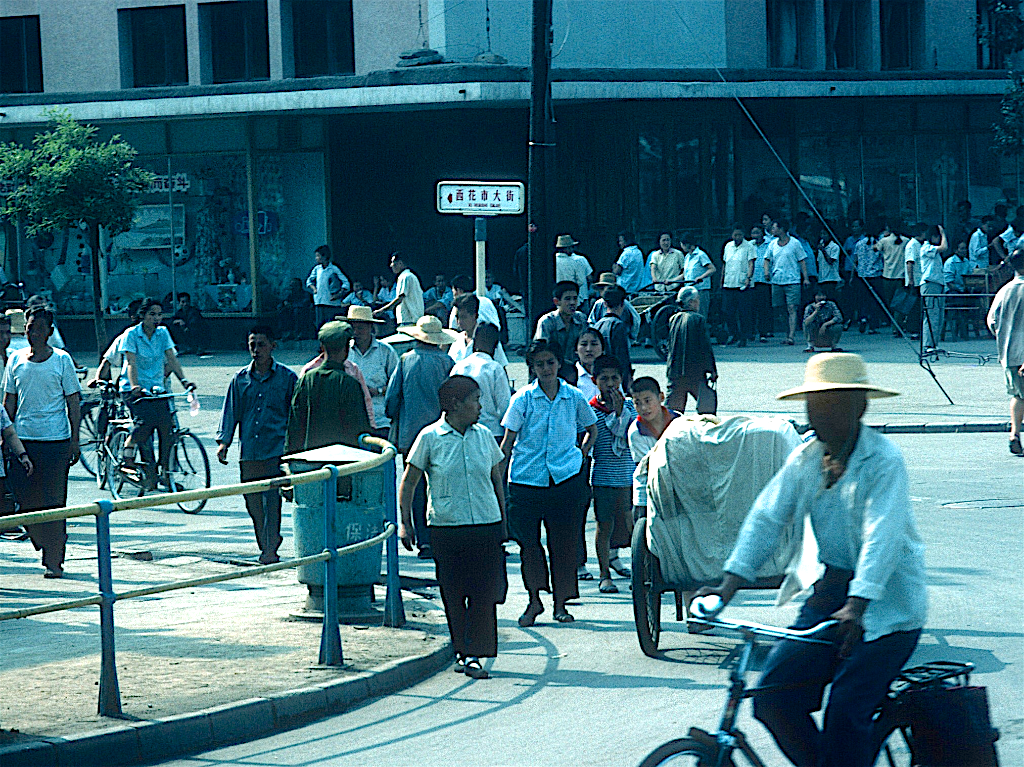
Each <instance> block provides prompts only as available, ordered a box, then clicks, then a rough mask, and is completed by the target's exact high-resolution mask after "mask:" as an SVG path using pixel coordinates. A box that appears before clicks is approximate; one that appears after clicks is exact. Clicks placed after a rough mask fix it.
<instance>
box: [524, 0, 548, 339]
mask: <svg viewBox="0 0 1024 767" xmlns="http://www.w3.org/2000/svg"><path fill="white" fill-rule="evenodd" d="M551 5H552V0H533V48H532V57H531V63H532V67H531V73H530V144H529V174H528V178H527V213H528V214H529V220H530V222H532V223H534V224H536V226H537V230H536V231H535V232H530V233H529V239H528V241H527V242H528V245H529V247H528V250H529V256H528V259H527V282H528V283H529V286H528V289H527V295H526V313H527V322H528V323H530V325H529V328H528V332H529V330H530V329H532V327H533V324H532V323H533V322H534V321H536V319H537V318H538V317H539V316H540V315H541V314H543V313H544V312H546V311H548V310H549V309H550V308H551V287H552V282H553V279H554V272H555V264H554V257H553V253H554V249H553V243H554V237H555V231H554V222H553V221H552V215H551V211H552V210H553V209H554V205H553V204H552V201H553V196H554V193H555V189H554V188H553V187H554V184H552V183H549V182H551V181H553V177H554V170H555V143H554V125H553V119H552V117H553V114H552V108H551V78H550V75H551V35H552V30H551V24H552V21H551Z"/></svg>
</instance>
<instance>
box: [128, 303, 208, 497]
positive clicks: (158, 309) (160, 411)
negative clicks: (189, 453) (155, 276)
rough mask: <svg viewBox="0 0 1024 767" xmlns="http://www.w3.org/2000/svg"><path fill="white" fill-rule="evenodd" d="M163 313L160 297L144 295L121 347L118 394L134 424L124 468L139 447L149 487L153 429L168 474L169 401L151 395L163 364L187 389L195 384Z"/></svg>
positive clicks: (153, 473)
mask: <svg viewBox="0 0 1024 767" xmlns="http://www.w3.org/2000/svg"><path fill="white" fill-rule="evenodd" d="M163 313H164V312H163V306H161V304H160V302H159V301H157V300H156V299H155V298H147V299H145V300H144V301H143V302H142V304H141V305H140V306H139V310H138V315H137V316H138V318H139V319H140V322H139V324H138V325H136V326H134V327H133V328H131V329H130V330H128V332H127V333H126V334H125V339H124V347H123V349H122V351H123V352H124V360H125V361H124V365H125V373H126V375H125V379H124V380H123V381H122V389H121V396H122V397H123V398H124V400H125V402H126V403H127V405H128V409H129V410H131V413H132V419H133V420H134V421H135V428H133V429H132V433H131V435H129V437H128V440H127V441H126V442H125V445H124V452H123V458H124V465H123V469H129V470H131V469H132V468H133V467H134V466H135V449H136V447H138V448H139V449H140V450H141V451H142V457H143V459H144V460H145V461H146V475H147V476H146V477H145V480H146V481H145V485H146V486H147V487H149V488H153V487H156V484H157V479H158V477H157V468H156V466H157V465H156V464H155V462H154V460H153V447H152V445H151V444H150V437H151V436H152V434H153V432H154V431H156V432H157V434H158V435H159V437H160V463H159V467H160V471H161V472H162V473H163V475H164V476H166V475H167V463H168V456H169V455H170V448H171V426H172V423H173V422H172V419H171V408H170V404H169V401H168V400H167V399H166V398H158V397H153V396H152V394H153V393H154V392H159V391H161V390H162V389H163V385H164V378H165V367H166V369H167V370H169V371H170V372H171V373H174V375H175V376H177V378H178V380H179V381H181V385H182V386H183V387H185V389H186V391H188V390H192V389H195V384H193V383H191V382H190V381H187V380H186V379H185V372H184V371H183V370H182V368H181V363H180V362H179V361H178V356H177V354H176V353H175V348H174V341H172V340H171V334H170V332H169V331H168V330H167V328H166V327H164V326H163V325H161V324H160V322H161V321H162V320H163ZM147 395H148V396H147Z"/></svg>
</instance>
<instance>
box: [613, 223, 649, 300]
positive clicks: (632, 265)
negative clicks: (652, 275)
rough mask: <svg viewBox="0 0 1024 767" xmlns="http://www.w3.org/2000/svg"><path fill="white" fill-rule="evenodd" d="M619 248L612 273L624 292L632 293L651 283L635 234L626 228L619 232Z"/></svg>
mask: <svg viewBox="0 0 1024 767" xmlns="http://www.w3.org/2000/svg"><path fill="white" fill-rule="evenodd" d="M619 250H620V251H621V252H620V253H619V257H618V259H616V261H615V264H614V265H613V266H612V273H613V274H614V275H615V276H616V277H618V278H619V285H621V286H622V289H623V290H625V291H626V294H627V295H633V294H634V293H638V292H639V291H641V290H643V289H644V288H646V287H647V286H648V285H650V284H651V281H650V279H648V276H647V269H645V268H644V252H643V251H642V250H640V248H639V247H638V246H637V244H636V235H634V234H633V233H632V232H630V231H628V230H623V231H621V232H619ZM602 276H603V275H602Z"/></svg>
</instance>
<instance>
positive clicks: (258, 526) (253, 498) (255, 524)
mask: <svg viewBox="0 0 1024 767" xmlns="http://www.w3.org/2000/svg"><path fill="white" fill-rule="evenodd" d="M238 473H239V476H240V477H241V480H242V482H252V481H254V480H257V479H272V478H273V477H280V476H283V475H284V472H283V471H282V470H281V456H277V457H275V458H267V459H265V460H262V461H239V462H238ZM243 497H244V498H245V510H246V511H248V512H249V518H250V519H252V528H253V531H254V532H255V533H256V544H257V545H258V546H259V547H260V553H261V554H265V555H267V556H270V555H275V554H277V550H278V548H280V546H281V493H280V491H278V490H267V491H266V492H264V493H250V494H249V495H246V496H243Z"/></svg>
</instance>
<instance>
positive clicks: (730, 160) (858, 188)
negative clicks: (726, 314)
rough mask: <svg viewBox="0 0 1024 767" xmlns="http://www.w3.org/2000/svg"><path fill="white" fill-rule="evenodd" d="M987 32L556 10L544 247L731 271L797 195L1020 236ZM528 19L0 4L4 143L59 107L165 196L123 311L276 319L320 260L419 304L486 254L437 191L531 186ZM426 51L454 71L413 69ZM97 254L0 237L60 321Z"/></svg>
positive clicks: (316, 8)
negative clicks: (409, 60) (622, 251)
mask: <svg viewBox="0 0 1024 767" xmlns="http://www.w3.org/2000/svg"><path fill="white" fill-rule="evenodd" d="M988 8H989V3H988V0H927V1H926V0H632V1H631V2H619V1H617V0H570V2H567V3H556V4H555V17H554V29H553V40H554V43H553V70H552V77H553V85H552V93H553V98H554V104H555V106H554V109H555V119H556V130H555V133H556V143H557V148H556V149H555V154H556V158H557V165H558V171H557V173H556V177H557V187H556V195H557V204H556V209H557V220H556V221H554V222H551V225H552V228H553V229H557V230H558V231H568V232H571V233H572V234H573V235H574V236H575V238H576V239H577V240H579V241H580V243H581V244H580V246H579V250H580V251H581V252H584V253H586V254H588V255H589V256H590V257H591V259H592V261H593V262H594V266H595V269H596V270H598V271H600V270H602V269H604V268H607V267H608V266H609V265H610V263H611V262H612V261H613V259H614V257H615V255H616V251H617V248H616V245H615V235H616V233H617V232H618V230H620V229H623V228H626V229H632V230H634V231H636V232H637V233H638V235H639V238H640V244H641V246H642V247H643V248H644V250H650V249H652V248H653V247H654V245H655V241H656V238H657V236H658V234H659V232H661V231H662V230H665V229H670V230H673V231H674V232H676V233H682V232H687V233H690V234H693V235H695V236H696V237H697V238H698V240H700V241H701V242H702V244H703V245H704V247H705V249H706V250H708V252H709V253H712V254H713V255H716V254H717V253H719V252H720V251H721V246H722V243H723V242H724V240H725V238H726V237H727V236H728V232H729V230H731V227H732V224H733V223H734V222H736V221H738V222H740V223H742V224H743V225H744V226H749V225H750V224H752V223H753V222H755V221H757V220H759V219H760V215H761V213H762V212H764V211H765V210H771V211H773V212H776V213H777V214H780V215H785V216H790V217H792V216H793V215H795V214H797V213H798V212H800V211H806V210H808V209H809V206H808V205H807V203H806V200H805V199H804V197H803V194H802V193H801V189H802V190H803V192H804V193H806V194H807V196H808V197H809V198H810V199H811V200H812V201H813V202H814V204H815V205H816V206H817V207H818V208H819V209H820V210H821V212H822V213H823V214H824V215H825V216H826V217H827V218H829V219H831V220H834V221H836V222H838V224H839V225H840V226H843V225H845V223H846V222H847V220H848V219H850V218H854V217H857V218H865V219H867V220H868V221H869V222H870V223H871V225H873V226H874V225H877V224H878V223H880V222H881V220H882V219H885V218H890V219H902V220H904V221H908V222H909V221H920V220H924V221H929V222H940V223H947V224H951V223H952V221H953V217H954V210H955V205H956V203H957V202H958V201H959V200H962V199H969V200H971V201H972V202H973V204H974V210H975V214H976V215H980V214H982V213H987V212H990V211H991V208H992V206H993V205H994V204H996V203H997V202H1004V203H1006V204H1008V205H1009V206H1010V207H1011V210H1012V208H1013V207H1014V206H1016V205H1017V204H1019V202H1020V200H1021V194H1020V192H1021V189H1020V187H1021V182H1020V173H1019V167H1018V165H1019V163H1018V162H1017V160H1015V159H1013V158H1009V159H1007V158H1001V157H999V156H997V155H996V154H994V153H993V152H992V151H991V144H992V125H993V123H995V122H996V121H997V120H998V118H999V101H1000V97H1001V96H1002V94H1003V93H1004V91H1005V90H1006V87H1007V72H1006V69H1005V67H1006V66H1007V65H1008V64H1009V63H1010V62H1008V61H1007V60H1006V59H1005V57H1002V56H1000V55H998V52H994V51H991V50H989V49H987V48H986V47H985V46H984V45H983V44H980V43H979V36H978V33H977V28H978V25H979V23H980V24H982V25H984V24H985V23H987V19H988V15H987V14H988ZM530 12H531V3H530V0H461V1H459V2H454V1H453V0H308V1H307V0H223V1H219V2H218V1H210V2H200V1H199V0H62V1H61V2H60V3H55V2H52V0H0V141H18V142H26V141H30V140H31V138H32V136H33V135H35V133H36V132H37V131H39V130H40V129H41V128H43V127H45V125H46V122H47V110H49V109H52V108H54V107H60V108H64V109H67V110H68V111H69V112H70V113H71V115H72V116H73V117H75V118H76V119H78V120H80V121H84V122H88V123H91V124H94V125H97V126H99V129H100V135H101V136H111V135H114V134H118V135H120V136H122V137H123V138H124V139H126V140H127V141H129V142H130V143H131V144H132V145H133V146H134V147H135V148H136V149H137V150H138V152H139V157H140V164H142V165H143V166H145V167H146V168H148V169H149V170H151V171H152V172H153V173H154V174H155V175H156V180H155V182H154V184H153V186H152V187H151V189H150V190H149V193H148V194H146V195H145V196H144V198H143V199H142V201H141V202H142V206H141V208H140V211H139V215H138V218H137V220H136V225H135V227H134V228H133V230H132V231H130V232H128V233H125V234H123V235H119V236H118V237H116V238H112V239H111V238H107V237H104V239H103V242H102V243H101V248H102V249H103V255H104V258H103V267H104V284H105V289H106V296H105V300H106V303H107V306H108V308H109V309H110V311H111V312H112V313H117V312H118V311H120V310H121V309H123V308H124V306H126V305H127V303H128V302H129V301H130V300H131V299H132V298H134V297H137V296H140V295H158V296H163V295H165V294H167V293H169V292H172V291H175V292H182V291H187V292H189V293H191V294H192V296H193V299H194V302H195V303H197V304H198V305H199V306H200V308H202V309H203V310H204V312H206V313H207V314H208V315H221V316H223V317H225V318H235V319H236V320H239V321H240V320H243V319H245V318H251V317H252V316H254V315H256V316H267V315H271V314H273V313H274V311H275V310H276V307H277V306H278V303H279V302H280V300H281V299H282V298H283V296H284V295H285V294H286V293H287V292H288V289H289V287H290V286H291V284H292V282H293V281H294V280H295V279H300V280H304V279H305V276H306V274H308V272H309V269H310V268H311V267H312V263H313V257H312V253H313V249H314V248H315V247H316V246H317V245H319V244H321V243H323V242H327V243H330V244H331V245H332V247H333V249H334V251H335V253H336V254H337V261H338V263H339V265H340V266H341V267H342V269H343V271H345V272H346V274H348V275H349V277H350V278H352V279H358V280H361V281H363V283H364V284H365V285H366V286H368V287H369V286H370V284H371V283H372V278H373V276H374V275H376V274H383V273H385V272H386V271H387V255H388V254H389V253H390V252H391V251H393V250H401V251H403V252H404V253H406V254H408V255H409V256H410V258H411V259H412V260H413V261H414V263H415V264H416V266H417V271H418V272H419V274H420V277H421V281H423V282H424V284H426V283H429V282H431V281H432V280H433V276H434V274H435V273H444V274H446V275H447V276H448V277H451V276H453V275H454V274H456V273H460V272H466V273H468V272H469V270H470V268H471V263H472V256H473V231H472V222H471V221H470V220H468V219H464V218H462V217H459V216H443V215H440V214H438V213H437V212H436V209H435V200H434V194H435V185H436V183H437V182H438V181H439V180H442V179H487V180H522V181H525V180H526V171H527V128H528V98H529V68H528V65H529V56H530ZM423 47H429V48H431V49H433V50H436V51H437V52H438V53H439V54H440V55H441V56H443V59H444V63H439V64H429V65H422V66H398V64H399V62H400V58H399V57H400V55H401V54H402V53H403V52H406V51H413V50H416V49H420V48H423ZM487 53H493V54H497V55H499V56H500V57H502V58H503V59H505V60H506V61H507V63H505V64H497V63H493V62H494V58H493V57H490V56H486V55H482V54H487ZM744 109H745V110H747V111H748V112H749V117H748V114H747V112H745V111H744ZM751 118H752V119H751ZM766 139H767V141H766ZM776 154H777V155H778V156H776ZM780 159H781V162H780ZM790 174H792V177H791V176H790ZM794 180H795V182H796V183H794ZM2 183H4V181H3V180H0V184H2ZM6 183H10V182H9V181H7V182H6ZM797 184H799V188H798V187H797ZM0 193H2V187H0ZM526 223H527V222H526V218H525V216H507V217H501V218H497V219H494V220H493V221H492V222H491V225H490V226H489V232H488V236H489V243H488V255H489V265H490V266H491V268H492V269H493V271H494V272H495V274H496V276H497V278H498V281H499V282H502V283H503V284H505V285H506V286H507V287H509V288H512V289H518V288H519V287H520V286H518V285H517V284H515V278H514V275H513V270H512V265H511V257H512V253H513V252H514V251H515V249H516V248H517V247H519V245H521V244H522V242H523V241H524V240H525V232H526ZM87 247H88V246H87V244H86V241H85V238H84V236H83V235H82V234H81V233H80V232H79V231H77V230H72V231H68V232H64V233H58V234H57V235H55V236H54V237H52V238H49V237H43V238H37V239H35V240H31V239H29V238H26V237H24V236H23V233H22V231H21V229H20V227H19V226H18V225H17V223H16V222H5V223H4V224H3V225H2V227H0V257H2V258H3V265H4V267H5V269H6V270H7V272H8V274H9V275H10V276H11V277H19V278H20V279H22V280H24V281H25V282H26V284H27V285H28V287H29V288H30V289H31V290H33V291H40V290H42V291H50V292H51V293H52V294H53V296H54V298H55V300H56V302H57V304H58V306H59V307H60V310H61V312H62V313H64V314H70V315H75V314H84V313H86V312H88V311H89V309H90V307H91V292H90V291H91V284H92V281H91V275H90V274H89V273H88V272H89V259H88V258H86V257H85V256H87V255H88V251H87Z"/></svg>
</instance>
